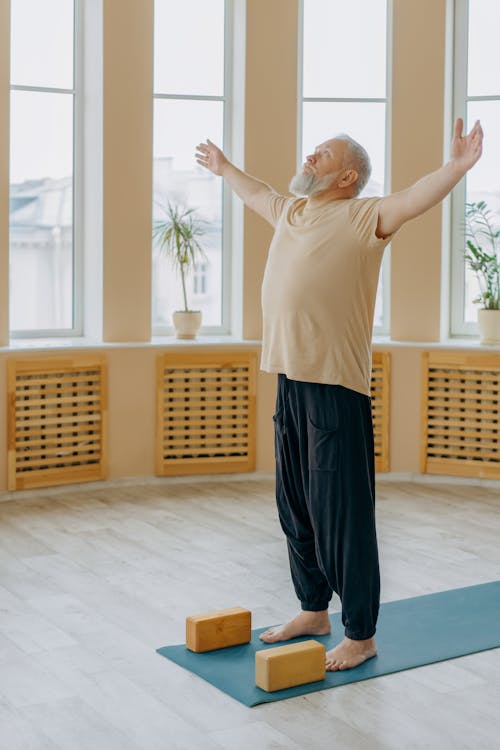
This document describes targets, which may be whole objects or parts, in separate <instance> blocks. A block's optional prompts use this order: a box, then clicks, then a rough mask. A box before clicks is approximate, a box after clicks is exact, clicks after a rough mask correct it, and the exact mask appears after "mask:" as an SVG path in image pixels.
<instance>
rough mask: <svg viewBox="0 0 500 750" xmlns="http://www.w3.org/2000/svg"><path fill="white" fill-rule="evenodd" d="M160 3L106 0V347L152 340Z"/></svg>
mask: <svg viewBox="0 0 500 750" xmlns="http://www.w3.org/2000/svg"><path fill="white" fill-rule="evenodd" d="M153 5H154V3H153V0H141V2H140V3H138V2H136V0H120V2H116V0H104V16H103V50H104V55H103V58H104V59H103V202H104V209H103V210H104V237H103V244H104V279H103V284H104V289H103V338H104V341H149V339H150V337H151V305H150V304H149V299H150V296H151V265H152V258H151V206H152V164H153V143H152V133H153V52H152V50H153Z"/></svg>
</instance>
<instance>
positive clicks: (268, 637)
mask: <svg viewBox="0 0 500 750" xmlns="http://www.w3.org/2000/svg"><path fill="white" fill-rule="evenodd" d="M275 635H276V634H275V631H274V629H273V628H270V629H269V630H266V631H265V632H264V633H261V634H260V635H259V638H260V640H261V641H267V642H270V643H272V641H273V638H274V636H275Z"/></svg>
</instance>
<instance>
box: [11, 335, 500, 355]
mask: <svg viewBox="0 0 500 750" xmlns="http://www.w3.org/2000/svg"><path fill="white" fill-rule="evenodd" d="M261 344H262V342H261V341H260V340H258V339H248V340H244V339H241V338H238V337H236V336H230V335H206V336H199V337H198V338H197V339H186V340H182V339H176V338H175V336H173V335H172V336H153V337H152V339H151V341H97V340H96V339H90V338H85V337H84V336H82V337H75V338H70V337H54V338H50V339H13V340H12V341H11V342H10V344H9V346H2V347H0V353H1V352H4V353H7V352H29V351H54V350H59V349H61V350H65V349H147V348H165V347H167V348H172V349H174V348H177V349H201V348H216V347H219V348H220V347H226V346H227V347H232V348H235V347H238V348H242V349H243V348H245V347H247V348H248V347H251V348H254V347H255V348H257V347H260V346H261ZM372 344H373V348H374V349H384V348H391V349H399V348H406V349H469V350H472V351H492V352H499V353H500V344H499V345H493V344H480V343H479V338H475V337H473V336H471V337H468V338H465V337H464V338H450V339H444V340H443V341H394V340H393V339H391V338H390V336H374V337H373V339H372Z"/></svg>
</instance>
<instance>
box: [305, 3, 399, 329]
mask: <svg viewBox="0 0 500 750" xmlns="http://www.w3.org/2000/svg"><path fill="white" fill-rule="evenodd" d="M388 3H390V0H371V1H370V2H369V3H368V2H366V0H350V1H349V2H345V0H302V102H301V112H300V113H299V121H300V122H301V125H302V127H301V131H302V132H301V133H300V134H299V155H298V162H299V164H301V163H302V162H303V161H304V159H305V156H306V155H307V154H310V153H312V152H313V151H314V149H315V147H316V146H317V145H318V144H320V143H322V142H323V141H325V140H327V139H328V138H332V137H334V136H335V135H337V134H339V133H341V132H342V133H347V134H348V135H350V136H351V137H352V138H354V139H355V140H357V141H358V142H359V143H361V145H362V146H364V147H365V148H366V150H367V151H368V153H369V155H370V158H371V162H372V168H373V169H372V176H371V179H370V181H369V183H368V185H367V186H366V188H365V189H364V190H363V193H362V196H365V197H366V196H371V195H383V194H384V192H385V191H386V190H387V188H388V185H387V174H388V170H387V167H386V140H387V135H386V134H387V130H388V129H387V127H386V123H387V118H388V106H387V101H388V100H387V89H388V86H387V39H388V34H387V26H388V13H389V10H390V8H389V7H388ZM332 29H334V30H335V35H334V44H332ZM353 34H354V36H353ZM299 130H300V129H299ZM388 252H389V251H388V250H386V252H385V260H384V263H383V270H382V273H381V277H380V283H379V289H378V293H377V302H376V306H375V320H374V331H375V332H376V333H388V332H389V310H388V303H389V277H388V271H389V265H388V262H387V261H388V257H387V256H388Z"/></svg>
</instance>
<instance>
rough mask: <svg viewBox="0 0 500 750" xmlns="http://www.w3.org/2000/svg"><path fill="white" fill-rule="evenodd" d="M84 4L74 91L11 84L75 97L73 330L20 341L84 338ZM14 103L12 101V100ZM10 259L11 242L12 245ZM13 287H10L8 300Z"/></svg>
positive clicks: (76, 4) (27, 333) (20, 335)
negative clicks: (82, 93)
mask: <svg viewBox="0 0 500 750" xmlns="http://www.w3.org/2000/svg"><path fill="white" fill-rule="evenodd" d="M83 5H84V3H83V2H82V0H73V86H72V88H71V89H64V88H57V87H51V86H23V85H12V84H9V93H10V94H11V93H12V92H13V91H33V92H38V93H57V94H59V93H60V94H71V96H72V98H73V134H72V135H73V180H72V186H73V191H72V192H73V195H72V211H73V214H72V248H73V262H72V318H73V326H72V327H71V328H52V329H49V328H36V329H23V330H17V329H10V331H9V337H10V339H12V340H17V339H44V338H71V337H73V338H74V337H79V336H82V335H83V297H84V289H83V192H84V191H83V185H82V177H83V158H84V155H83V114H84V113H83V101H82V99H83V97H82V95H81V92H82V91H83V50H84V44H85V40H84V37H83V12H84V11H83ZM10 101H11V99H10ZM9 257H10V242H9ZM11 294H12V288H11V286H10V285H9V300H10V296H11Z"/></svg>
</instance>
